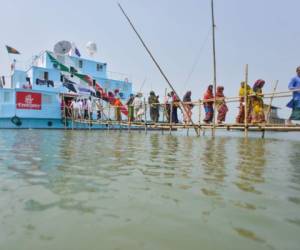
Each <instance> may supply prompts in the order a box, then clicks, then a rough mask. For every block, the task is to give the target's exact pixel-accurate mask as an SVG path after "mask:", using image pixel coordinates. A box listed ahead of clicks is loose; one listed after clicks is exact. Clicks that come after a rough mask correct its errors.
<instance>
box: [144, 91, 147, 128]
mask: <svg viewBox="0 0 300 250" xmlns="http://www.w3.org/2000/svg"><path fill="white" fill-rule="evenodd" d="M144 119H145V121H144V124H145V133H146V134H147V105H146V98H145V97H144Z"/></svg>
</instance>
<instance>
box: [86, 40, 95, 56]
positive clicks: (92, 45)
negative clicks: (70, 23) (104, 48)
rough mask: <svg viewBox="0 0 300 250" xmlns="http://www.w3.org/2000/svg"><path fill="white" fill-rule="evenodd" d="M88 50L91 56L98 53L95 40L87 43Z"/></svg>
mask: <svg viewBox="0 0 300 250" xmlns="http://www.w3.org/2000/svg"><path fill="white" fill-rule="evenodd" d="M86 50H87V52H88V53H89V55H90V56H93V55H95V54H96V53H97V44H96V43H95V42H88V43H87V44H86Z"/></svg>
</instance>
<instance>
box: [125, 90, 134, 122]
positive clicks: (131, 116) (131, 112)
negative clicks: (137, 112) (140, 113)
mask: <svg viewBox="0 0 300 250" xmlns="http://www.w3.org/2000/svg"><path fill="white" fill-rule="evenodd" d="M133 100H134V95H133V94H130V96H129V99H128V101H127V102H126V105H127V109H128V121H129V122H132V121H133V120H134V107H133V104H132V103H133Z"/></svg>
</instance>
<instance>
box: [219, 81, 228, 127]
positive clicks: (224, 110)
mask: <svg viewBox="0 0 300 250" xmlns="http://www.w3.org/2000/svg"><path fill="white" fill-rule="evenodd" d="M223 91H224V87H223V86H219V87H217V93H216V110H217V111H218V116H217V121H218V123H222V122H225V119H226V114H227V112H228V107H227V105H226V102H225V100H224V98H225V96H224V93H223Z"/></svg>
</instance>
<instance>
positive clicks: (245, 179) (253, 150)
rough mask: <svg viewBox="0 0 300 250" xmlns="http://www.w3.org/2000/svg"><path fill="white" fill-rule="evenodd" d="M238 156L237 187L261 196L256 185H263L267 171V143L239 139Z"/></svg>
mask: <svg viewBox="0 0 300 250" xmlns="http://www.w3.org/2000/svg"><path fill="white" fill-rule="evenodd" d="M237 151H238V155H239V156H240V159H239V162H238V165H237V167H236V169H237V170H238V177H239V179H238V180H237V181H236V185H237V187H238V188H239V189H240V190H242V191H245V192H251V193H256V194H260V193H261V191H258V190H257V189H256V188H255V184H258V183H263V182H264V181H265V180H264V176H263V174H264V170H265V164H266V159H265V141H264V140H256V139H253V140H252V139H250V140H248V139H244V138H240V139H238V144H237Z"/></svg>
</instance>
